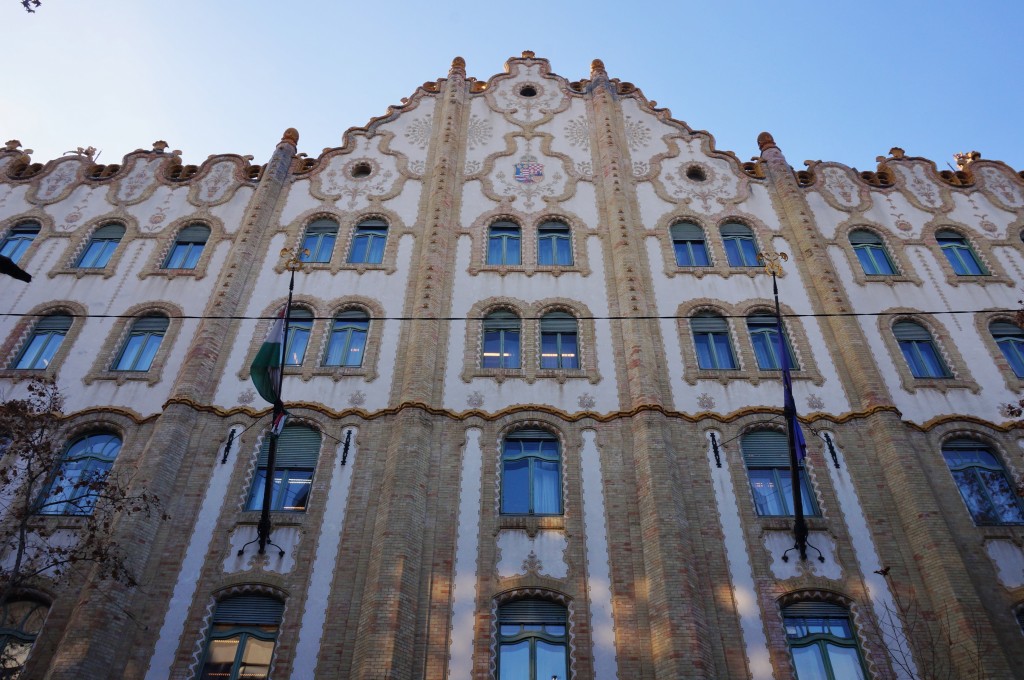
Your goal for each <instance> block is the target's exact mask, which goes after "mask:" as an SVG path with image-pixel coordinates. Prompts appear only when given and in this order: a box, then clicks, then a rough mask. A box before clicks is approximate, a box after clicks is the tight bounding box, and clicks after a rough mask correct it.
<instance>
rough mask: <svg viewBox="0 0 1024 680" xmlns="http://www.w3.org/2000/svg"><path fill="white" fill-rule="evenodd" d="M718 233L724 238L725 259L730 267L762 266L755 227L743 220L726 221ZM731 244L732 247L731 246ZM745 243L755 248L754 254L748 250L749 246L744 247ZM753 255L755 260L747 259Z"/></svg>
mask: <svg viewBox="0 0 1024 680" xmlns="http://www.w3.org/2000/svg"><path fill="white" fill-rule="evenodd" d="M718 233H719V235H720V236H721V238H722V247H723V248H724V249H725V259H726V261H727V262H728V263H729V266H730V267H734V268H750V267H760V266H761V263H760V262H758V261H757V256H758V255H759V254H760V252H761V248H760V247H759V246H758V243H757V238H756V237H755V236H754V230H753V229H751V228H750V227H748V226H747V225H745V224H743V223H741V222H726V223H724V224H722V225H721V226H720V227H719V228H718ZM730 245H731V246H732V248H730ZM745 245H749V247H750V249H752V250H753V254H752V255H751V253H748V252H746V251H747V248H745V247H744V246H745ZM751 257H752V259H753V261H752V262H748V261H747V260H748V259H750V258H751Z"/></svg>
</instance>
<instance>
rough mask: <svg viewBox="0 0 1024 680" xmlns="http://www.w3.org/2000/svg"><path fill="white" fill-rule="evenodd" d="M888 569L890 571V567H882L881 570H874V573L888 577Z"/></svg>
mask: <svg viewBox="0 0 1024 680" xmlns="http://www.w3.org/2000/svg"><path fill="white" fill-rule="evenodd" d="M890 569H892V567H882V568H881V569H875V573H876V574H878V575H879V576H888V575H889V570H890Z"/></svg>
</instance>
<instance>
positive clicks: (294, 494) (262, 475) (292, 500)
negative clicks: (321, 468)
mask: <svg viewBox="0 0 1024 680" xmlns="http://www.w3.org/2000/svg"><path fill="white" fill-rule="evenodd" d="M269 455H270V436H269V435H268V436H267V438H266V439H264V440H263V448H262V449H260V455H259V458H258V459H257V461H256V475H255V476H254V477H253V479H252V488H251V489H250V491H249V501H248V503H246V506H245V509H246V510H261V509H263V495H264V492H265V489H266V484H267V459H268V456H269ZM319 457H320V433H319V432H317V431H316V430H314V429H313V428H311V427H306V426H304V425H288V426H285V428H284V429H283V430H282V431H281V436H279V437H278V438H277V453H276V456H275V458H274V486H273V489H274V492H273V494H272V495H271V497H270V509H271V510H275V511H279V512H305V511H306V504H307V503H308V502H309V489H310V486H312V484H313V472H314V471H315V470H316V462H317V459H318V458H319Z"/></svg>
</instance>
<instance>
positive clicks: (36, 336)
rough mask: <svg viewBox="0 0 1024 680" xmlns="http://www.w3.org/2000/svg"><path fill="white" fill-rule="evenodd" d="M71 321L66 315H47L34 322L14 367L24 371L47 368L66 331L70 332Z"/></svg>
mask: <svg viewBox="0 0 1024 680" xmlns="http://www.w3.org/2000/svg"><path fill="white" fill-rule="evenodd" d="M73 321H74V319H72V318H71V317H70V316H68V315H67V314H49V315H47V316H44V317H43V318H42V319H40V320H39V321H38V322H36V325H35V328H33V329H32V335H31V336H30V337H29V339H28V341H27V342H26V343H25V345H24V347H22V349H21V352H20V353H19V354H18V358H17V360H16V361H15V363H14V367H15V368H17V369H19V370H26V371H32V370H36V371H39V370H44V369H46V368H48V367H49V366H50V362H51V361H53V357H54V355H55V354H56V353H57V350H59V349H60V346H61V344H62V343H63V342H64V338H65V337H67V334H68V331H70V330H71V324H72V322H73Z"/></svg>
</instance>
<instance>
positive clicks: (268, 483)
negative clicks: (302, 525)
mask: <svg viewBox="0 0 1024 680" xmlns="http://www.w3.org/2000/svg"><path fill="white" fill-rule="evenodd" d="M303 253H305V254H307V255H308V254H309V251H308V250H305V251H302V252H301V253H300V252H296V253H292V252H291V251H289V250H287V249H285V250H282V251H281V255H282V256H287V258H288V259H287V260H286V261H285V267H287V268H288V271H289V272H290V275H289V278H288V302H287V303H286V304H285V307H284V342H282V343H281V357H280V362H279V363H278V366H279V367H280V369H279V370H278V374H277V385H276V386H275V387H276V389H275V393H276V395H277V398H276V399H275V400H274V410H273V416H272V417H271V421H270V422H271V426H270V446H269V447H268V450H267V473H266V474H267V476H266V478H265V479H264V480H263V508H262V512H261V513H260V521H259V523H258V524H257V525H256V537H257V539H258V540H259V544H260V549H259V554H260V555H262V554H264V553H265V552H266V550H267V543H269V542H270V532H271V531H272V530H273V528H274V525H273V523H272V522H271V521H270V506H271V504H272V502H273V500H274V475H275V473H276V471H277V438H278V437H279V436H280V432H279V430H278V427H277V423H278V419H279V418H281V417H282V416H283V415H284V401H283V400H282V398H281V394H282V392H281V390H282V389H283V387H284V360H285V352H286V351H287V349H288V331H289V326H290V321H291V319H290V317H291V313H292V295H293V293H294V291H295V272H296V271H297V270H298V269H300V268H301V267H302V254H303ZM282 554H284V553H283V551H282Z"/></svg>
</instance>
